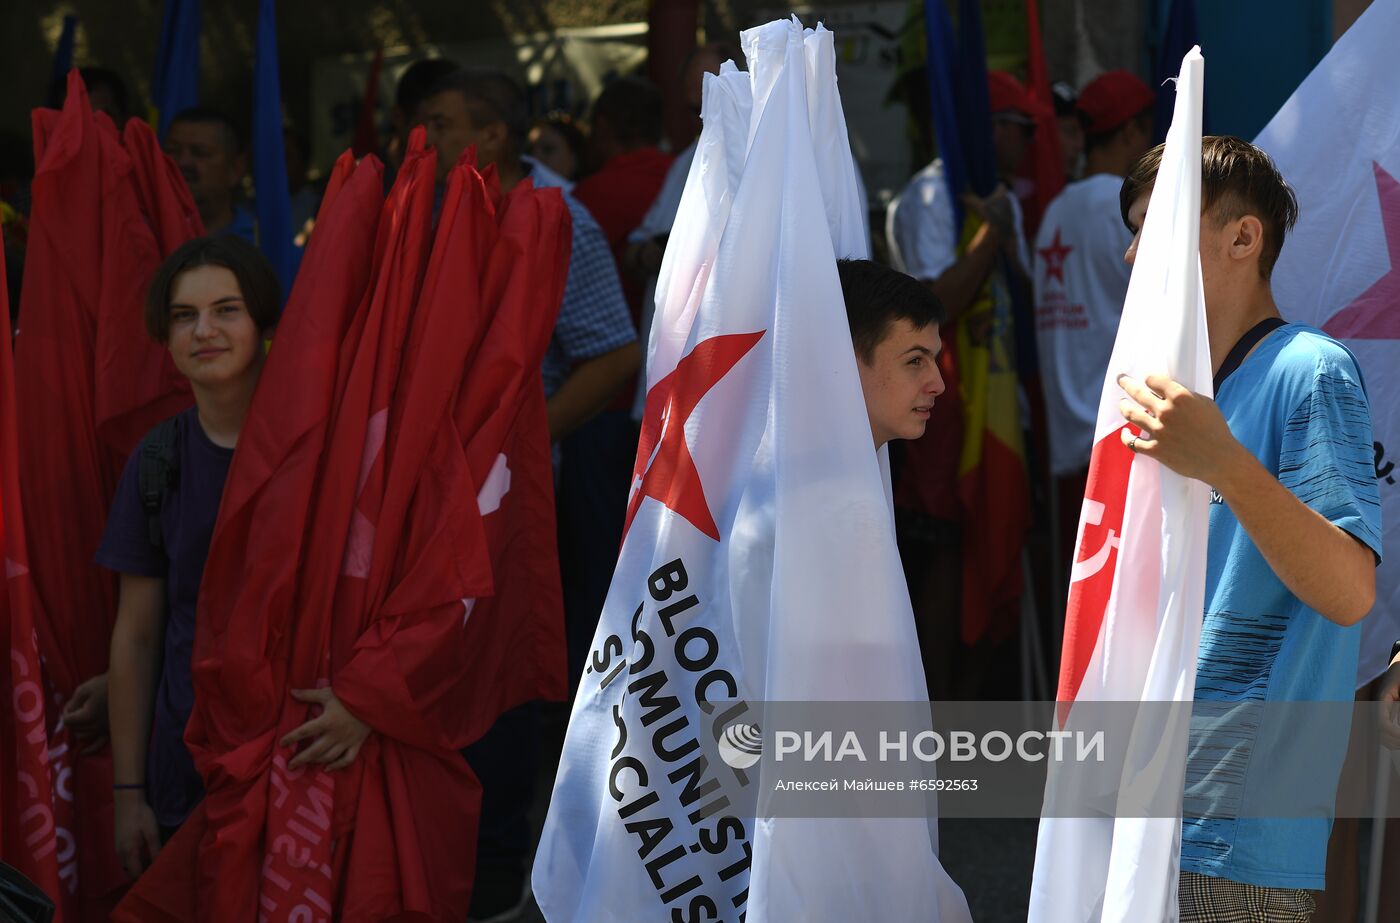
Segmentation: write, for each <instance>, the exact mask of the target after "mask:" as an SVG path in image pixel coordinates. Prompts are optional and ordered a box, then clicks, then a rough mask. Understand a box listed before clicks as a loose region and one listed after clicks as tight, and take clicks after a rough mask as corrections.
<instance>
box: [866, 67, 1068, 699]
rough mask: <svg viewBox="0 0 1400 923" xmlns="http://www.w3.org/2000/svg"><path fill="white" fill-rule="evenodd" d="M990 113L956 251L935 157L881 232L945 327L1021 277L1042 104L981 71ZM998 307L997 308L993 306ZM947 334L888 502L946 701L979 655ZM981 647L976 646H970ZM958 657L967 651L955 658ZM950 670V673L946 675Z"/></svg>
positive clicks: (959, 412)
mask: <svg viewBox="0 0 1400 923" xmlns="http://www.w3.org/2000/svg"><path fill="white" fill-rule="evenodd" d="M987 77H988V90H989V99H990V103H991V110H992V141H993V150H994V153H995V156H996V171H997V174H998V176H1000V177H1002V178H1003V179H1004V180H1005V182H1004V183H1003V184H999V185H998V186H997V188H996V190H995V191H994V192H993V193H992V194H991V195H989V196H987V197H986V198H978V197H976V196H973V195H965V196H964V197H963V203H964V205H965V206H966V209H967V212H968V214H971V215H976V216H978V217H979V218H981V219H982V222H981V226H980V227H978V229H977V230H976V232H975V233H974V234H973V235H972V237H971V239H970V240H969V241H967V243H966V244H965V245H961V246H960V238H961V233H962V228H960V227H955V226H954V217H953V216H954V210H953V202H952V199H951V198H950V193H949V190H948V181H947V178H946V175H945V173H944V170H943V161H942V160H941V159H937V160H934V161H933V163H931V164H929V165H928V166H927V167H925V168H924V169H922V170H920V171H919V172H918V173H916V174H915V175H914V177H913V178H912V179H910V181H909V184H908V185H907V186H905V187H904V189H903V190H902V191H901V192H900V194H899V195H898V196H897V197H895V199H894V201H892V202H891V203H890V206H889V210H888V212H887V213H886V216H885V234H886V238H887V240H888V242H889V248H890V256H891V261H892V262H893V264H894V267H895V268H896V269H899V270H901V271H902V272H905V273H907V274H908V275H911V276H913V277H914V278H916V279H918V280H920V281H921V282H923V283H924V284H925V285H927V286H928V288H929V289H930V290H931V291H932V292H933V293H934V294H935V295H937V296H938V298H939V300H940V301H942V302H943V306H944V309H945V310H946V312H947V319H946V321H945V328H946V329H951V328H952V327H953V325H954V324H955V323H957V322H958V320H959V318H960V317H961V316H962V315H963V314H964V313H965V312H966V311H967V310H968V309H969V308H970V307H971V306H972V305H973V304H974V303H976V302H977V300H978V299H979V297H991V298H992V299H994V300H1000V301H999V302H998V306H997V308H996V310H997V311H998V312H1001V311H1002V310H1003V309H1004V312H1005V314H1006V315H1009V314H1010V304H1009V298H1010V289H1009V287H1008V285H1007V284H1006V274H1007V273H1008V272H1010V273H1016V274H1018V275H1022V276H1024V275H1025V274H1027V273H1028V272H1029V269H1028V267H1029V266H1030V257H1029V254H1028V253H1027V251H1026V238H1025V231H1024V228H1023V226H1022V222H1021V206H1020V203H1019V202H1018V201H1017V200H1016V196H1015V195H1013V194H1012V193H1011V191H1010V189H1009V185H1010V178H1011V177H1013V176H1014V175H1015V174H1016V171H1017V169H1018V168H1019V167H1020V165H1021V161H1022V160H1023V159H1024V158H1025V155H1026V151H1027V148H1028V145H1029V142H1030V138H1031V135H1032V133H1033V132H1034V130H1035V124H1036V122H1035V117H1036V116H1037V115H1039V114H1041V111H1042V109H1043V108H1044V107H1043V106H1042V105H1041V104H1040V103H1039V102H1038V101H1036V99H1035V98H1034V97H1033V96H1031V94H1030V93H1029V92H1027V91H1026V89H1025V87H1023V86H1022V85H1021V84H1020V82H1019V81H1017V80H1016V78H1015V77H1012V76H1011V75H1010V74H1007V73H1004V72H1001V71H993V72H991V73H989V74H988V75H987ZM1000 302H1006V303H1004V304H1003V303H1000ZM954 341H955V338H954V337H952V336H949V337H947V338H945V341H944V349H943V352H942V353H941V354H940V355H939V358H938V362H939V368H940V371H941V372H942V375H943V379H944V381H945V383H946V386H947V390H946V391H945V392H944V393H943V395H942V396H941V397H940V398H939V400H938V402H937V403H936V404H934V407H933V411H932V414H931V416H930V418H929V422H928V428H927V430H926V435H925V436H924V437H923V438H921V439H918V440H914V441H912V442H909V443H907V444H906V450H905V464H904V468H903V471H902V473H901V475H900V480H899V483H898V484H897V485H896V489H895V506H896V507H897V509H898V514H899V518H900V522H901V528H902V532H903V540H904V542H905V545H906V555H908V556H909V562H908V563H909V564H910V565H913V566H911V568H910V570H911V573H914V574H918V575H920V576H919V577H918V581H919V582H916V583H915V584H913V585H912V586H911V595H912V596H913V601H914V607H915V618H916V620H917V621H918V624H919V635H920V643H921V646H922V648H923V651H924V662H925V670H926V672H927V674H928V676H929V678H930V682H931V683H932V684H933V685H932V686H931V687H930V695H932V696H934V697H935V698H952V697H955V696H956V695H957V691H958V688H961V690H962V691H963V692H966V693H969V695H968V696H967V697H975V696H974V695H972V694H971V691H972V689H973V686H971V685H969V684H970V683H975V682H976V681H977V679H978V677H979V676H980V674H981V672H982V671H981V668H980V666H979V665H978V661H979V658H978V657H975V656H972V657H969V656H965V655H964V656H960V655H959V648H958V639H959V619H958V613H959V611H960V598H961V586H962V521H963V509H962V504H961V502H960V500H959V497H958V464H959V456H960V454H961V452H962V443H963V401H962V398H961V395H960V393H959V389H958V384H957V380H958V379H957V359H956V356H955V355H954V353H955V349H954ZM979 650H980V648H979ZM963 653H964V654H966V652H963ZM955 672H956V673H957V676H955Z"/></svg>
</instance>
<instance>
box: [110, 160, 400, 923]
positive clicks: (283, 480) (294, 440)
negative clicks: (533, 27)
mask: <svg viewBox="0 0 1400 923" xmlns="http://www.w3.org/2000/svg"><path fill="white" fill-rule="evenodd" d="M382 204H383V171H382V169H381V168H380V166H379V164H378V162H377V161H374V160H373V159H370V160H367V161H365V162H364V163H362V164H360V165H359V166H358V167H356V166H355V164H354V160H353V158H351V157H349V156H348V155H346V156H342V157H341V158H340V160H339V161H338V162H337V164H336V168H335V170H334V172H333V173H332V175H331V179H330V183H329V185H328V186H327V189H326V194H325V197H324V198H323V200H322V204H321V210H320V215H319V217H320V218H321V219H324V220H323V221H322V222H321V224H320V228H319V230H318V231H317V233H316V234H314V235H312V238H311V243H310V244H309V246H308V248H307V254H306V259H305V262H304V264H303V271H302V274H301V275H300V276H299V282H298V284H297V285H296V286H295V287H294V288H293V290H292V297H291V300H290V302H289V303H288V306H287V310H286V312H285V320H283V321H282V323H281V324H280V327H279V331H278V338H277V346H276V348H274V349H273V350H272V352H271V353H270V354H269V358H268V362H267V365H266V366H265V368H264V370H263V373H262V377H261V380H260V385H261V386H260V387H259V389H258V391H257V393H256V394H255V395H254V398H253V405H252V408H251V409H250V412H249V414H248V419H247V421H246V423H245V425H244V427H243V430H242V432H241V433H240V434H239V445H238V452H237V457H236V464H235V465H234V466H233V467H232V468H231V470H230V472H229V479H228V482H227V484H226V485H225V489H224V497H223V501H222V504H221V507H220V513H221V518H220V524H219V527H218V530H217V531H216V533H215V535H214V538H213V542H212V543H211V546H210V555H209V560H208V564H207V566H206V567H205V571H204V578H203V583H202V585H203V586H205V587H209V588H210V590H209V592H208V594H207V595H206V596H205V598H204V605H203V607H202V609H201V611H200V624H199V635H198V637H197V642H198V644H199V645H200V646H199V649H198V650H199V653H198V654H197V656H199V657H201V658H202V659H203V660H206V661H207V660H210V659H211V658H213V657H215V656H219V657H221V658H222V660H223V663H224V664H226V669H225V675H226V676H227V679H226V680H224V679H223V678H222V677H219V676H214V677H213V679H217V680H220V681H223V682H226V683H227V689H219V688H214V691H213V693H212V694H206V695H202V696H200V697H199V698H197V699H196V705H195V712H194V716H193V719H192V722H191V727H190V729H189V730H188V732H187V740H188V742H189V743H190V744H191V747H192V749H196V750H200V749H202V750H203V751H205V752H209V753H211V754H217V757H216V758H211V764H212V766H213V770H212V771H213V773H214V775H213V776H212V781H213V782H214V783H215V784H213V785H211V786H210V792H211V795H210V796H209V797H207V798H206V800H205V802H204V803H202V804H201V805H200V807H199V808H198V809H197V810H196V812H195V814H194V815H193V816H191V818H190V819H189V820H188V821H186V823H185V825H184V826H183V827H181V829H180V832H179V834H178V835H177V836H176V837H175V838H173V839H172V840H171V841H170V842H169V843H167V844H166V846H165V848H164V849H163V850H162V851H161V853H160V855H159V857H158V858H157V861H156V862H155V864H154V865H153V866H152V867H151V869H150V870H148V871H147V872H146V874H145V875H144V876H143V877H142V878H141V880H140V882H139V884H138V885H137V886H135V887H134V888H133V889H132V890H131V892H130V893H129V894H128V895H127V897H126V899H125V901H124V902H123V903H122V905H121V906H120V908H118V911H117V914H116V917H115V918H116V919H127V920H140V921H143V923H144V921H155V920H188V919H194V918H195V887H196V871H197V869H196V862H197V859H198V850H199V845H200V839H201V835H202V833H203V831H204V829H205V827H206V824H205V817H204V815H205V811H206V810H208V809H209V807H210V806H211V805H213V806H214V807H215V809H216V810H218V809H219V808H220V806H221V805H228V806H230V808H236V807H237V806H238V805H239V804H240V803H247V804H248V805H249V809H248V815H247V819H248V821H249V822H250V823H252V822H254V821H256V822H257V823H258V824H259V825H260V823H261V817H262V810H261V809H260V808H259V807H258V806H260V805H263V804H264V803H265V802H266V799H267V797H268V786H267V775H268V772H267V766H268V763H269V760H270V758H271V755H272V748H273V746H274V743H275V734H274V731H275V728H274V727H273V722H274V721H275V719H276V716H277V712H278V711H279V710H280V706H281V702H282V699H283V697H284V695H285V692H284V688H283V686H284V684H279V683H278V681H277V678H276V677H275V676H274V675H273V672H272V663H271V658H272V657H273V656H276V655H278V653H279V652H283V651H285V649H286V641H285V637H286V633H287V631H288V626H289V624H290V622H291V619H292V613H293V612H294V611H295V600H294V595H295V591H296V585H297V580H298V572H299V568H300V565H301V559H302V545H303V536H304V533H305V530H306V528H307V523H308V522H309V521H310V520H311V517H312V515H313V511H312V509H311V498H312V492H313V490H314V487H315V485H316V483H317V480H318V477H319V475H320V463H321V452H322V448H323V445H324V439H325V432H326V427H327V425H328V420H329V416H330V413H331V409H332V407H333V404H334V394H335V385H336V380H337V370H338V368H339V354H340V348H341V342H342V340H343V338H344V336H345V332H346V330H347V328H348V327H349V325H350V320H351V317H352V315H353V314H354V312H355V311H356V309H357V308H358V307H359V306H360V305H361V302H362V301H363V299H364V298H365V296H366V294H367V286H368V284H369V278H370V272H371V268H372V265H373V259H372V257H373V252H374V241H375V231H376V228H377V224H378V222H377V218H378V215H379V212H380V209H381V206H382ZM290 396H294V397H295V398H296V399H295V400H288V397H290ZM281 656H283V657H285V654H284V653H283V654H282V655H281ZM210 675H212V674H210V673H209V672H207V671H206V676H210ZM213 679H211V681H210V682H211V683H212V682H213ZM206 688H210V687H206ZM235 816H237V815H235ZM220 850H228V851H230V852H231V853H232V854H233V855H234V856H235V857H240V856H242V855H244V854H245V853H246V855H247V856H248V857H249V858H248V861H250V862H252V863H253V865H254V867H256V864H257V863H258V862H259V861H260V857H261V852H260V841H259V839H258V831H257V830H256V829H255V830H252V831H248V830H246V829H243V828H240V827H239V826H237V825H228V829H226V830H224V831H222V832H220V831H215V833H214V835H213V837H212V845H211V847H210V856H211V861H217V857H218V856H219V854H220V853H219V851H220ZM223 868H224V867H223V866H212V867H211V868H210V872H212V873H213V874H215V875H218V874H221V873H223Z"/></svg>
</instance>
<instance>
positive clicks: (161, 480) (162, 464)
mask: <svg viewBox="0 0 1400 923" xmlns="http://www.w3.org/2000/svg"><path fill="white" fill-rule="evenodd" d="M175 421H176V417H169V418H167V419H165V420H162V421H160V422H159V423H157V424H156V425H155V427H154V428H153V429H152V430H151V431H150V432H149V433H147V434H146V436H145V438H144V439H142V440H141V445H140V446H139V447H137V449H136V452H137V461H136V486H137V489H138V491H139V492H140V494H141V506H142V508H144V509H145V510H146V523H147V527H148V528H149V530H150V534H149V538H150V542H151V547H152V548H155V549H156V550H162V549H163V547H164V544H165V543H164V541H163V540H162V538H161V530H160V510H161V507H162V506H164V504H165V498H166V495H167V494H169V493H170V489H171V488H172V487H174V486H175V484H176V482H177V481H178V479H179V474H180V461H179V457H178V456H177V455H176V454H175Z"/></svg>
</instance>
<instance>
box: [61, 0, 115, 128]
mask: <svg viewBox="0 0 1400 923" xmlns="http://www.w3.org/2000/svg"><path fill="white" fill-rule="evenodd" d="M77 32H78V17H77V16H74V15H73V14H71V13H70V14H68V15H67V16H64V17H63V32H62V33H60V34H59V36H58V47H57V48H55V49H54V50H53V79H52V80H50V81H49V86H50V87H51V88H52V98H50V99H49V106H50V107H52V108H54V109H57V108H58V107H59V106H62V105H63V90H64V87H66V86H67V85H68V84H67V77H68V72H69V71H70V70H72V69H73V40H74V37H75V36H76V35H77ZM118 127H120V126H118Z"/></svg>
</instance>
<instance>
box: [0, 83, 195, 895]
mask: <svg viewBox="0 0 1400 923" xmlns="http://www.w3.org/2000/svg"><path fill="white" fill-rule="evenodd" d="M34 138H35V163H36V165H37V169H36V173H35V177H34V185H33V195H34V205H33V212H32V215H31V223H30V240H29V250H28V255H27V263H26V269H25V274H24V291H23V295H22V297H21V310H20V317H21V330H20V333H19V336H18V338H17V342H16V351H15V387H16V397H17V404H18V426H19V463H20V490H21V494H22V497H23V503H24V510H25V528H26V536H27V541H28V551H29V561H30V567H31V568H32V575H31V576H32V579H33V585H34V594H35V606H36V610H35V611H36V613H37V614H36V616H35V628H36V630H37V632H38V637H39V650H40V652H41V654H42V656H43V659H44V665H45V677H46V680H47V683H48V688H47V693H48V696H49V701H48V708H49V710H50V714H51V716H55V717H56V716H57V715H58V714H59V713H60V712H61V710H62V707H63V705H64V703H65V702H67V701H68V700H69V698H70V697H71V696H72V695H73V693H74V690H75V689H76V688H77V687H78V686H79V685H80V684H81V683H83V682H84V681H86V680H88V679H91V678H93V677H95V676H98V675H100V674H102V673H104V672H105V671H106V669H107V657H108V642H109V639H110V637H111V629H112V622H113V619H114V617H115V613H116V580H115V576H114V575H113V574H111V573H109V572H107V571H103V570H101V569H100V568H98V567H97V565H96V564H94V563H93V561H92V557H93V554H94V553H95V552H96V549H97V545H98V542H99V540H100V539H101V536H102V531H103V528H104V526H105V523H106V516H107V508H108V504H109V502H110V500H111V496H112V493H113V491H114V490H115V489H116V483H117V479H118V477H119V476H120V474H121V471H122V467H123V465H124V464H125V461H126V456H127V454H128V453H129V452H130V451H131V449H132V448H133V447H134V446H135V444H136V442H137V441H138V440H139V439H140V437H141V436H142V435H143V434H144V433H145V432H146V431H147V430H149V429H150V428H151V427H152V426H154V425H155V424H156V423H157V422H159V421H160V420H161V419H163V418H164V417H166V416H169V415H170V414H172V413H174V412H175V411H176V410H178V409H180V408H181V407H184V406H188V403H189V397H188V390H187V389H185V388H183V387H182V383H181V382H179V380H178V378H177V377H175V376H174V373H173V370H172V369H171V366H170V359H169V356H168V355H167V353H166V352H165V350H163V349H161V348H160V347H159V345H157V344H155V343H152V342H151V341H150V339H149V338H148V337H147V335H146V332H145V327H144V323H143V319H142V315H143V305H144V302H145V292H146V286H147V284H148V282H149V280H150V278H151V276H152V275H153V274H154V273H155V270H156V268H157V267H158V266H159V264H160V261H161V259H162V258H163V256H164V255H165V254H166V252H168V251H167V250H166V249H165V244H167V243H170V244H172V245H173V243H175V242H178V241H177V240H176V239H175V238H176V236H177V235H176V234H175V232H173V231H171V232H169V233H166V234H164V235H163V240H162V241H158V240H157V238H156V236H155V234H154V233H153V231H152V229H151V224H150V222H149V221H148V220H147V218H146V214H145V211H144V207H143V200H144V199H148V198H149V199H154V200H166V199H170V198H171V197H176V198H178V195H179V194H178V193H176V192H172V191H171V190H169V189H166V190H165V191H163V192H159V191H157V190H158V188H159V187H160V186H161V185H163V184H168V183H174V182H177V181H178V180H177V178H176V177H175V174H174V172H173V167H172V166H171V165H169V164H168V163H166V164H165V166H163V167H160V168H159V169H156V168H154V167H151V166H150V164H149V163H148V164H147V165H146V166H145V167H144V168H140V167H137V166H135V165H134V158H133V155H132V154H130V153H128V151H127V150H126V149H125V148H124V147H123V145H122V142H121V138H120V137H119V136H118V134H117V131H116V129H115V127H114V126H113V125H112V123H111V121H110V120H109V119H108V118H107V117H106V116H103V115H94V114H93V112H92V109H91V107H90V105H89V103H88V98H87V93H86V90H85V89H84V87H83V84H82V81H81V78H80V77H79V76H78V74H77V72H76V71H74V72H72V73H71V74H70V75H69V85H68V95H67V98H66V99H65V102H64V108H63V110H62V111H61V112H53V111H48V110H38V111H36V112H35V113H34ZM148 154H149V155H151V156H154V155H153V152H148ZM137 175H145V176H148V177H149V183H150V190H149V191H148V192H147V193H145V194H143V193H142V192H141V191H140V189H139V185H140V184H139V182H138V180H137V179H135V177H136V176H137ZM180 185H183V183H180ZM51 720H52V719H51ZM49 748H50V754H51V756H52V758H53V761H54V766H53V770H52V771H53V772H55V773H56V774H59V775H62V774H64V773H68V772H71V773H72V782H71V784H69V785H65V786H63V787H62V788H61V789H60V795H61V796H62V797H61V798H60V802H59V803H58V804H57V805H56V811H57V813H58V814H59V815H60V821H59V823H60V826H61V827H63V828H64V830H65V835H67V836H70V837H72V838H73V839H74V840H75V841H76V843H77V857H78V865H77V875H76V876H75V879H74V880H73V881H72V882H68V883H66V884H68V885H69V887H70V891H69V893H70V895H72V896H73V899H74V900H75V901H77V902H78V903H77V904H75V905H74V906H82V907H88V908H91V912H92V913H93V914H95V916H94V918H105V915H106V909H107V905H106V904H105V903H104V902H105V901H108V900H109V899H110V898H112V897H113V896H114V894H115V892H117V891H118V890H119V889H120V888H121V887H123V886H124V885H125V884H126V876H125V875H124V873H123V872H122V871H121V868H120V866H119V864H118V863H117V860H116V856H115V852H114V848H113V835H112V827H111V824H112V800H111V783H112V774H111V755H110V752H109V751H106V750H104V751H103V752H101V753H99V754H95V755H88V756H82V755H79V754H77V753H75V752H74V750H73V749H72V748H71V746H70V744H69V741H68V733H67V730H66V729H65V728H64V727H63V726H62V724H61V723H53V724H52V726H51V727H50V740H49ZM65 815H68V816H71V819H70V820H63V819H62V818H63V817H64V816H65ZM70 917H72V918H73V919H80V918H81V914H73V913H70Z"/></svg>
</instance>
